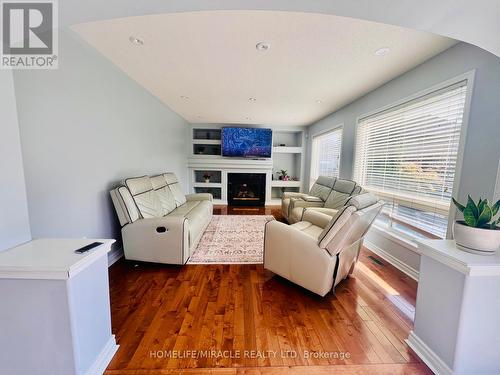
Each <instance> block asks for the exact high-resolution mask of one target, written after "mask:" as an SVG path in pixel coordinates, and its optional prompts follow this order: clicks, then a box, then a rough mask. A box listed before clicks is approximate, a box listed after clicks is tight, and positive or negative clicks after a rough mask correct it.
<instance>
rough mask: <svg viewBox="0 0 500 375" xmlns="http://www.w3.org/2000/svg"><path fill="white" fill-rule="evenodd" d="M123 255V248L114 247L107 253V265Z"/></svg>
mask: <svg viewBox="0 0 500 375" xmlns="http://www.w3.org/2000/svg"><path fill="white" fill-rule="evenodd" d="M122 256H123V249H122V248H121V247H118V246H116V247H114V248H112V249H111V251H110V252H109V253H108V267H111V266H112V265H113V264H115V263H116V262H117V261H118V260H119V259H120V258H121V257H122Z"/></svg>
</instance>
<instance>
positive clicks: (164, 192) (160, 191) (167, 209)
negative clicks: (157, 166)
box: [151, 174, 177, 216]
mask: <svg viewBox="0 0 500 375" xmlns="http://www.w3.org/2000/svg"><path fill="white" fill-rule="evenodd" d="M151 184H152V185H153V189H154V191H155V192H156V194H157V195H158V198H159V199H160V203H161V207H162V209H163V216H165V215H168V214H169V213H171V212H172V211H173V210H175V209H176V207H177V204H176V203H175V197H174V194H173V193H172V191H171V190H170V188H169V187H168V185H167V180H166V179H165V176H164V175H162V174H160V175H158V176H153V177H151Z"/></svg>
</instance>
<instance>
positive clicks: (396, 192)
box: [354, 81, 467, 237]
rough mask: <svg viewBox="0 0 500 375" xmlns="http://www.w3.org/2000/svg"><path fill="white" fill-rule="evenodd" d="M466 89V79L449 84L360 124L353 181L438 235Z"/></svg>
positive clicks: (450, 188)
mask: <svg viewBox="0 0 500 375" xmlns="http://www.w3.org/2000/svg"><path fill="white" fill-rule="evenodd" d="M466 89H467V86H466V81H463V82H460V83H458V84H455V85H453V86H450V87H446V88H444V89H441V90H439V91H436V92H433V93H431V94H428V95H426V96H423V97H421V98H418V99H415V100H412V101H410V102H407V103H405V104H402V105H399V106H397V107H394V108H391V109H389V110H386V111H383V112H381V113H378V114H376V115H373V116H370V117H367V118H363V119H361V120H360V121H359V123H358V128H357V136H356V155H355V163H354V178H355V180H356V181H358V182H359V183H360V184H362V185H363V186H364V187H365V188H366V189H368V190H371V191H373V192H374V193H377V194H378V195H380V196H381V197H382V198H385V199H386V200H389V201H390V202H392V203H393V205H392V207H390V209H392V210H393V211H392V212H391V213H390V214H391V215H392V216H393V217H394V218H396V219H397V220H399V221H403V222H407V223H409V224H410V225H412V226H414V227H416V228H418V229H420V230H422V231H427V232H430V233H433V234H435V235H437V236H439V237H443V236H444V234H445V232H446V220H443V217H446V216H447V215H448V211H449V207H450V199H451V196H452V193H453V180H454V177H455V168H456V162H457V153H458V145H459V140H460V131H461V128H462V119H463V113H464V107H465V97H466ZM404 208H413V209H415V210H416V211H415V212H411V211H408V209H404ZM386 211H387V210H386ZM432 214H435V215H432ZM443 225H444V228H443ZM434 227H436V228H434ZM438 227H439V228H438Z"/></svg>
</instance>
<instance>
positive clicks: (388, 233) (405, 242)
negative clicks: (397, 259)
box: [372, 224, 421, 255]
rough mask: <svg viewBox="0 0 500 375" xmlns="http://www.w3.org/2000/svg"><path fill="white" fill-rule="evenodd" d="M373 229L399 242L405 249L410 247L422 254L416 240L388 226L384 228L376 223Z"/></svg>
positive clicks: (411, 249)
mask: <svg viewBox="0 0 500 375" xmlns="http://www.w3.org/2000/svg"><path fill="white" fill-rule="evenodd" d="M372 229H374V230H375V231H376V232H377V234H380V235H381V236H383V237H385V238H386V239H388V240H390V241H392V242H395V243H397V244H398V245H401V246H403V247H404V248H405V249H408V250H410V251H413V252H414V253H416V254H418V255H421V253H420V251H419V249H418V245H417V243H416V242H415V241H413V240H411V239H409V238H407V237H405V236H403V235H401V234H399V233H397V232H395V231H392V230H390V229H387V228H383V227H381V226H379V225H376V224H374V225H373V226H372Z"/></svg>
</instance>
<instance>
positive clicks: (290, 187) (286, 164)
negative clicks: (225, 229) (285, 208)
mask: <svg viewBox="0 0 500 375" xmlns="http://www.w3.org/2000/svg"><path fill="white" fill-rule="evenodd" d="M222 127H223V125H222V124H221V125H216V124H197V125H193V126H192V128H191V129H190V130H189V140H190V142H191V151H190V153H189V155H188V168H189V171H190V175H191V177H190V181H189V185H190V186H189V189H190V191H191V192H195V193H211V194H213V196H214V203H216V204H227V194H228V184H227V183H228V175H229V174H230V173H265V174H266V204H278V205H279V204H281V196H282V195H283V192H287V191H293V192H299V191H302V189H303V186H302V181H303V180H304V163H305V133H304V128H302V127H291V128H281V127H279V128H274V129H273V148H272V150H273V155H272V157H271V158H255V159H250V158H230V157H223V156H222V155H221V146H222V142H221V135H222V134H221V129H222ZM282 170H286V171H287V173H288V175H289V176H290V178H292V177H293V178H296V179H297V180H298V181H296V180H290V181H282V180H278V176H279V173H280V171H282ZM205 174H210V175H211V178H210V182H208V183H207V182H205V179H204V177H203V176H204V175H205ZM273 178H276V180H273Z"/></svg>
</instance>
